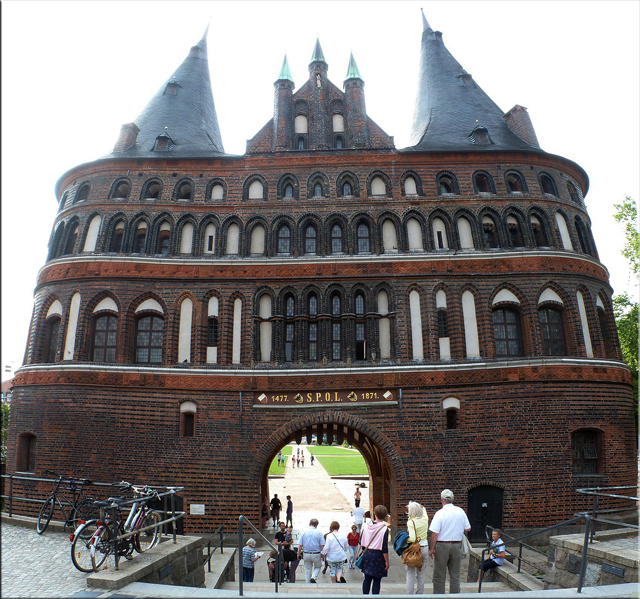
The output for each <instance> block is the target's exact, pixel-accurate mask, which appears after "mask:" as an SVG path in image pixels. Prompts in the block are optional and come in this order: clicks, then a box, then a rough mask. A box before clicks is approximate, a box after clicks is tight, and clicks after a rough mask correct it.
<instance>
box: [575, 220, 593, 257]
mask: <svg viewBox="0 0 640 599" xmlns="http://www.w3.org/2000/svg"><path fill="white" fill-rule="evenodd" d="M576 231H577V233H578V241H579V242H580V250H581V251H582V253H583V254H589V253H590V252H589V245H588V243H587V239H586V235H585V232H584V226H583V225H582V223H581V222H580V221H579V220H576Z"/></svg>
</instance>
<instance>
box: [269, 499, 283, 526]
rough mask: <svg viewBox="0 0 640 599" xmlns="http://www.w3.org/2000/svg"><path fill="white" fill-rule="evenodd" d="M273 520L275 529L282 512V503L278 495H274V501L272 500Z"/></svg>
mask: <svg viewBox="0 0 640 599" xmlns="http://www.w3.org/2000/svg"><path fill="white" fill-rule="evenodd" d="M270 505H271V519H272V520H273V526H274V528H275V527H276V526H277V525H278V520H280V511H281V510H282V502H281V501H280V500H279V499H278V494H277V493H276V494H274V496H273V499H272V500H271V503H270Z"/></svg>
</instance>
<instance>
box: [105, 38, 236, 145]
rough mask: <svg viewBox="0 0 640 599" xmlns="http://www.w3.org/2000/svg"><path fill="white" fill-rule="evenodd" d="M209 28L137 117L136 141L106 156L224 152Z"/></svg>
mask: <svg viewBox="0 0 640 599" xmlns="http://www.w3.org/2000/svg"><path fill="white" fill-rule="evenodd" d="M208 29H209V28H208V27H207V31H208ZM207 31H205V33H204V35H203V36H202V39H201V40H200V41H199V42H198V43H197V44H196V45H195V46H193V47H192V48H191V50H190V51H189V55H188V56H187V57H186V58H185V59H184V61H183V62H182V64H181V65H180V66H179V67H178V68H177V69H176V70H175V71H173V73H172V75H171V77H170V78H169V79H168V80H167V81H166V82H165V83H164V84H163V85H162V86H161V87H160V89H159V90H158V92H157V93H156V95H155V96H154V97H153V98H152V99H151V101H150V102H149V103H148V104H147V106H146V107H145V109H144V110H143V111H142V112H141V113H140V115H139V116H138V118H137V119H136V120H135V121H134V123H135V125H136V126H137V127H138V129H139V132H138V135H137V138H136V140H135V143H134V144H133V145H131V146H130V147H128V148H126V149H123V150H122V151H114V152H112V153H111V154H109V155H108V156H105V158H111V157H116V156H118V157H140V158H143V157H144V158H160V157H161V158H167V156H172V157H177V158H196V157H198V158H201V157H210V156H219V155H221V154H224V147H223V145H222V138H221V136H220V127H219V126H218V117H217V114H216V108H215V105H214V101H213V94H212V91H211V79H210V77H209V61H208V57H207V39H206V38H207ZM159 137H160V138H165V140H164V141H163V143H160V144H158V138H159ZM166 138H168V139H166ZM116 147H117V146H116Z"/></svg>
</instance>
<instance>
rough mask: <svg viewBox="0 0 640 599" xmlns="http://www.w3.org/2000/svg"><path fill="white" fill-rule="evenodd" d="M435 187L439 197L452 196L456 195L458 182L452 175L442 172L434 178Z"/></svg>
mask: <svg viewBox="0 0 640 599" xmlns="http://www.w3.org/2000/svg"><path fill="white" fill-rule="evenodd" d="M436 185H437V187H438V193H439V194H440V195H446V194H453V195H456V194H458V193H459V191H458V181H457V180H456V178H455V176H454V175H453V174H452V173H448V172H443V173H438V175H437V177H436Z"/></svg>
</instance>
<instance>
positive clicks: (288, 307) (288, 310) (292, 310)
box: [284, 295, 296, 316]
mask: <svg viewBox="0 0 640 599" xmlns="http://www.w3.org/2000/svg"><path fill="white" fill-rule="evenodd" d="M284 310H285V315H286V316H295V315H296V304H295V301H294V299H293V296H291V295H289V296H287V299H286V300H285V308H284Z"/></svg>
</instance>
